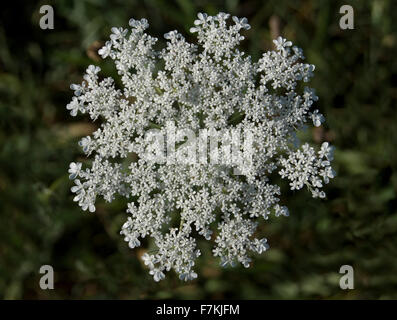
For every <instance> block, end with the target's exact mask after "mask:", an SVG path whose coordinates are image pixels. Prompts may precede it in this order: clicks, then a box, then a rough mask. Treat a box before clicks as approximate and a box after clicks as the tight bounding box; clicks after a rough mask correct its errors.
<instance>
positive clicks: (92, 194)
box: [67, 13, 335, 281]
mask: <svg viewBox="0 0 397 320" xmlns="http://www.w3.org/2000/svg"><path fill="white" fill-rule="evenodd" d="M229 18H230V16H229V14H226V13H219V14H218V15H216V16H208V15H206V14H204V13H200V14H198V19H197V20H196V21H194V27H192V28H191V32H193V33H194V34H195V35H196V36H197V40H198V43H197V44H192V43H189V42H187V41H186V40H185V38H184V37H183V36H182V35H181V34H180V33H178V32H177V31H171V32H169V33H167V34H166V35H165V36H164V37H165V39H166V40H167V45H166V47H165V48H164V49H162V50H161V51H156V50H155V49H154V45H155V44H156V42H157V39H156V38H154V37H151V36H149V35H148V34H146V33H145V30H146V29H147V28H148V22H147V21H146V19H142V20H139V21H138V20H134V19H131V20H130V21H129V25H130V26H131V28H130V29H123V28H112V34H111V36H110V40H109V41H107V42H106V43H105V46H104V47H103V48H101V49H100V50H99V54H100V55H101V56H102V57H103V58H106V57H109V58H110V59H112V60H113V61H114V64H115V67H116V69H117V72H118V74H119V77H120V78H119V80H120V81H117V84H116V81H114V80H113V79H112V78H109V77H108V78H106V77H105V78H100V77H99V75H98V74H99V72H100V68H99V67H95V66H89V67H88V69H87V72H86V74H85V76H84V81H83V82H82V83H81V84H73V85H72V86H71V89H72V90H74V93H75V96H74V97H73V99H72V101H71V103H70V104H68V106H67V109H68V110H70V112H71V115H72V116H75V115H76V114H77V113H78V112H81V113H85V114H88V115H89V116H90V118H91V119H92V120H93V121H95V120H101V124H100V127H99V128H98V129H97V131H95V132H94V133H93V135H92V136H88V137H84V138H83V139H82V140H81V141H80V143H79V144H80V146H81V147H82V148H83V151H84V153H86V154H87V155H91V154H93V155H94V159H93V163H92V166H91V167H88V168H85V169H82V166H81V163H74V162H72V163H71V164H70V168H69V173H70V178H71V179H75V180H74V181H75V186H73V187H72V190H71V191H72V192H73V193H75V197H74V201H76V202H78V204H79V205H80V206H81V207H82V209H83V210H87V209H88V210H89V211H91V212H93V211H95V201H96V199H97V197H103V198H104V199H105V200H106V201H112V200H113V199H114V198H115V196H116V195H119V196H122V197H125V198H127V199H129V204H128V208H127V214H128V218H127V221H126V222H125V223H124V225H123V226H122V229H121V234H122V235H123V236H124V240H125V241H126V242H127V243H128V245H129V247H131V248H135V247H138V246H140V245H141V242H142V241H141V240H142V238H144V237H146V236H148V237H151V238H152V239H153V240H154V244H155V246H156V249H155V250H154V251H152V253H151V254H149V253H146V254H144V255H143V256H142V259H143V262H144V264H145V265H146V266H147V267H148V268H149V269H150V274H151V275H152V276H153V278H154V280H155V281H160V280H162V279H164V277H165V273H166V272H167V271H170V270H171V269H173V270H174V271H175V272H176V273H177V274H178V275H179V277H180V279H181V280H184V281H187V280H193V279H195V278H196V277H197V274H196V272H195V271H194V270H193V267H194V265H195V261H196V259H197V258H198V257H199V256H200V251H199V250H198V249H197V246H196V241H197V239H196V238H197V236H198V237H203V239H206V240H211V239H212V240H213V241H214V243H215V246H214V248H213V254H214V255H215V256H217V257H219V258H220V262H221V264H222V265H224V266H226V265H232V266H233V265H235V264H236V263H237V262H239V263H241V264H243V265H244V266H245V267H248V266H249V265H250V264H251V262H252V255H253V254H261V253H263V252H265V251H266V250H268V248H269V246H268V243H267V240H266V238H257V236H256V230H257V226H258V224H260V223H264V221H266V220H268V218H269V216H270V215H271V214H274V215H275V216H277V217H278V216H288V215H289V211H288V208H287V207H286V206H284V205H280V200H279V199H280V195H281V189H280V187H279V186H278V185H277V184H275V182H274V181H272V180H271V178H270V177H271V173H272V172H274V171H277V172H279V174H280V175H281V177H282V178H285V179H288V180H289V182H290V187H291V189H292V190H299V189H302V188H303V187H305V186H306V187H307V188H308V189H309V190H310V192H311V193H312V196H313V197H318V198H324V197H325V193H324V191H322V187H323V185H324V184H326V183H328V182H329V180H330V179H332V178H333V177H334V176H335V172H334V171H333V170H332V168H331V163H330V162H331V161H332V147H331V146H330V145H329V144H328V143H327V142H325V143H323V144H322V146H321V150H320V151H318V152H316V151H315V149H314V148H313V147H311V146H309V145H308V144H307V143H306V144H303V145H301V143H300V142H299V140H298V139H297V136H296V132H297V131H299V130H301V129H303V128H304V127H305V126H306V125H307V124H308V123H309V124H310V122H313V124H314V125H315V126H319V125H321V123H322V122H323V121H324V117H323V115H321V114H320V113H319V112H318V110H315V109H313V104H314V102H315V101H316V100H317V96H316V95H315V93H314V90H313V89H311V88H308V87H304V89H303V90H299V89H298V88H300V86H298V83H299V82H300V81H303V82H308V81H309V80H310V78H311V77H312V76H313V71H314V66H313V65H310V64H305V63H303V62H302V59H304V56H303V52H302V50H301V49H299V48H297V47H295V46H293V45H292V42H291V41H287V40H286V39H283V38H281V37H280V38H278V39H277V40H275V41H274V43H275V46H276V50H275V51H269V52H266V53H264V54H263V55H262V57H261V58H260V59H259V61H252V59H251V57H250V56H248V55H247V54H245V53H244V52H241V51H240V50H239V49H238V45H239V43H240V41H241V40H243V39H244V37H243V36H242V35H241V33H240V32H241V31H243V30H248V29H249V28H250V25H249V24H248V22H247V19H246V18H242V19H241V18H237V17H233V18H232V19H231V20H230V19H229ZM120 83H121V84H122V85H121V86H120ZM154 128H156V129H167V130H168V129H169V130H171V129H175V128H181V129H189V130H191V131H192V132H194V133H198V132H199V131H200V130H202V129H208V130H210V132H220V131H222V130H223V131H224V130H228V129H234V130H239V132H250V133H251V134H252V136H251V138H252V142H253V143H252V147H253V152H252V158H251V159H250V162H249V166H247V165H246V163H245V162H241V161H240V160H236V161H234V160H233V161H230V160H231V158H229V159H226V160H228V161H227V162H226V163H212V162H211V163H208V162H205V161H204V162H203V163H201V162H200V163H197V162H194V163H193V162H191V160H192V159H193V158H194V156H193V153H194V150H195V148H196V146H195V145H194V144H193V145H191V144H188V142H185V141H184V136H183V135H176V136H175V137H172V136H171V135H167V136H166V137H165V139H166V141H160V142H157V143H158V144H156V145H154V146H155V147H153V146H152V149H151V150H152V151H156V148H157V149H158V148H160V147H161V145H162V144H165V143H167V145H168V144H173V143H175V144H174V151H175V150H176V151H175V152H174V153H175V154H176V156H175V159H177V160H178V159H179V160H180V158H183V157H182V155H183V152H185V153H187V154H188V156H187V157H184V159H185V161H184V162H183V163H181V162H180V161H169V159H168V158H166V159H163V158H162V161H156V159H157V160H159V159H158V158H156V157H148V156H147V154H146V153H145V152H146V150H147V148H146V147H147V145H146V142H147V138H148V137H150V138H153V137H154V134H153V133H152V132H151V130H152V129H154ZM232 140H233V144H234V143H236V141H235V139H234V138H233V139H232ZM232 140H231V141H232ZM205 145H207V143H206V142H205ZM187 146H189V148H190V149H189V148H187ZM226 147H227V146H226ZM226 147H224V148H226ZM226 149H227V148H226ZM211 153H213V152H212V151H211ZM175 154H174V155H175ZM169 155H173V152H172V150H171V151H170V150H168V149H167V156H169ZM185 156H186V155H185ZM204 158H206V156H205V157H204ZM164 160H165V161H164ZM234 169H237V171H234ZM236 172H239V173H241V174H235V173H236ZM193 235H195V236H193Z"/></svg>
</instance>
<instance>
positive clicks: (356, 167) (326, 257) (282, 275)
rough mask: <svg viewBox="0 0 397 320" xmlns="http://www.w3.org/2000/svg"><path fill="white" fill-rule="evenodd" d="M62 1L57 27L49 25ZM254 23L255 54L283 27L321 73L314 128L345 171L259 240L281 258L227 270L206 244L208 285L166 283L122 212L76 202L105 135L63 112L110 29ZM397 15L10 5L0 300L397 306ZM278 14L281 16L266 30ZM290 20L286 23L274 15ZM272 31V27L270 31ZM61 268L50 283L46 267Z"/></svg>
mask: <svg viewBox="0 0 397 320" xmlns="http://www.w3.org/2000/svg"><path fill="white" fill-rule="evenodd" d="M43 4H51V5H52V6H53V8H54V11H55V29H54V30H41V29H40V28H39V19H40V14H39V8H40V6H41V5H43ZM343 4H350V5H352V6H353V8H354V9H355V29H354V30H341V29H340V28H339V18H340V17H341V15H340V14H339V8H340V6H341V5H343ZM200 11H202V12H207V13H209V14H216V13H217V12H218V11H225V12H230V13H232V14H234V15H238V16H246V17H247V18H248V19H249V22H250V23H251V25H252V28H251V30H249V31H247V32H246V39H247V40H245V42H244V50H245V51H246V52H248V53H250V54H252V55H253V57H254V58H255V59H257V58H258V57H259V56H260V54H261V53H262V52H263V51H265V50H268V49H271V46H272V43H271V40H272V37H273V36H274V35H276V34H278V33H280V34H281V35H283V36H284V37H287V38H289V39H290V40H292V41H293V42H294V44H296V45H298V46H299V47H301V48H302V49H303V50H304V53H305V56H306V57H307V61H308V62H310V63H313V64H315V65H316V73H315V77H314V79H313V80H312V82H311V86H312V87H314V88H316V90H317V94H318V96H319V97H320V100H319V101H318V104H317V105H318V107H319V109H320V111H321V112H323V113H324V114H325V115H326V118H327V123H326V124H325V125H324V126H323V127H322V128H320V129H316V130H310V131H308V132H306V133H305V138H306V139H308V140H309V141H311V142H314V143H320V142H321V141H323V140H328V141H331V143H332V144H334V145H335V146H336V154H335V158H336V160H335V169H336V171H337V173H338V176H337V178H336V179H334V180H333V181H332V182H331V183H330V184H329V185H328V186H327V187H326V191H327V193H328V199H327V200H325V201H320V200H314V199H310V195H309V193H308V192H306V191H303V190H302V191H301V192H296V193H293V192H289V193H288V192H287V193H286V198H287V199H288V204H289V208H290V212H291V215H290V217H289V218H277V219H276V218H274V219H271V221H269V222H268V223H264V224H263V227H262V231H263V233H264V235H265V236H266V237H267V238H268V240H269V242H270V245H271V249H270V250H269V251H268V252H266V253H265V254H263V255H262V256H259V257H257V258H256V259H255V260H254V265H253V266H252V267H251V268H249V269H244V268H243V267H237V268H235V269H225V270H223V269H221V268H220V267H218V261H217V260H215V259H213V258H212V257H211V255H210V254H209V249H210V247H209V246H208V245H207V244H206V243H200V247H201V248H202V249H203V250H204V255H203V257H201V259H200V262H199V265H198V273H199V278H198V279H197V280H195V281H194V282H192V283H188V284H186V283H184V282H181V281H179V280H178V279H177V277H176V276H175V274H173V273H172V272H171V273H169V274H168V276H167V278H166V280H165V281H163V282H161V283H159V284H157V283H155V282H154V281H153V280H152V278H151V276H149V275H148V273H147V270H146V269H145V267H144V265H143V264H142V262H141V260H140V259H139V256H140V255H141V254H142V251H140V250H134V251H132V250H130V249H129V248H128V247H127V245H126V244H125V243H124V242H123V239H122V237H121V236H120V235H119V234H118V232H119V230H120V227H121V225H122V223H123V221H124V220H125V218H126V213H125V212H124V207H125V203H121V202H115V203H111V204H105V203H101V204H100V205H99V206H98V211H97V212H96V213H95V214H89V213H84V212H82V211H81V210H80V208H79V207H78V206H77V205H76V204H75V203H73V201H72V195H71V193H70V191H69V190H70V187H71V182H70V181H69V180H68V177H67V169H68V164H69V163H70V162H71V161H73V160H76V159H79V157H80V158H81V157H82V153H81V152H80V150H79V148H78V146H77V141H78V140H79V138H80V137H81V136H83V135H87V134H89V133H90V132H91V131H92V129H93V128H92V125H91V124H90V123H89V122H88V120H87V119H86V118H82V117H78V118H72V117H70V116H69V114H68V112H67V110H66V108H65V106H66V104H67V103H68V102H69V100H70V99H71V97H72V92H71V90H69V85H70V84H71V83H76V82H79V81H81V76H82V74H83V72H84V70H85V68H86V67H87V66H88V65H89V64H92V63H94V64H99V65H101V67H102V68H103V69H104V72H105V73H108V74H110V75H111V74H112V72H114V71H112V65H111V64H109V62H103V61H96V60H97V56H96V54H95V47H96V46H97V45H98V41H99V42H103V41H105V40H106V39H107V37H108V35H109V33H110V28H111V27H112V26H127V25H128V20H129V18H131V17H134V18H142V17H145V18H147V19H148V20H149V23H150V29H149V31H150V32H151V33H152V34H153V35H155V36H158V37H162V35H163V34H164V33H165V32H167V31H169V30H174V29H178V30H181V31H183V32H184V33H185V34H186V35H187V37H188V38H189V39H190V37H191V36H190V35H189V33H188V29H189V27H190V26H191V24H192V23H193V21H194V19H195V16H196V14H197V12H200ZM396 15H397V6H396V3H395V1H392V0H373V1H363V0H360V1H359V0H356V1H354V0H346V1H335V0H329V1H326V0H305V1H284V0H271V1H270V0H269V1H259V0H247V1H238V0H227V1H219V0H217V1H209V0H175V1H169V0H144V1H138V0H128V1H125V0H116V1H105V0H73V1H71V0H59V1H40V2H34V1H23V2H22V1H11V2H9V1H7V3H4V4H2V8H1V13H0V16H1V25H0V128H1V130H0V297H2V298H3V299H18V298H24V299H55V298H61V299H80V298H83V299H85V298H92V299H103V298H112V299H113V298H114V299H116V298H117V299H154V298H177V299H187V298H193V299H200V298H209V299H221V298H242V299H303V298H304V299H307V298H309V299H360V298H361V299H378V298H380V299H389V298H397V272H396V271H397V246H396V244H397V242H396V241H397V235H396V232H397V214H396V213H397V209H396V208H397V205H396V204H397V201H396V192H397V171H396V155H397V152H396V151H395V148H396V145H397V127H396V120H397V114H396V111H395V110H396V109H395V107H396V98H397V60H396V58H395V57H396V56H397V50H396V48H397V34H396V20H397V16H396ZM269 21H272V23H270V24H269ZM277 21H278V22H279V26H277V23H276V22H277ZM270 25H271V26H270ZM43 264H50V265H52V266H53V267H54V270H55V289H54V290H47V291H44V290H41V289H40V288H39V286H38V281H39V278H40V274H39V272H38V271H39V268H40V266H41V265H43ZM344 264H349V265H352V266H353V267H354V270H355V289H354V290H350V291H349V290H347V291H344V290H341V289H340V288H339V277H340V275H339V273H338V271H339V268H340V266H341V265H344Z"/></svg>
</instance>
